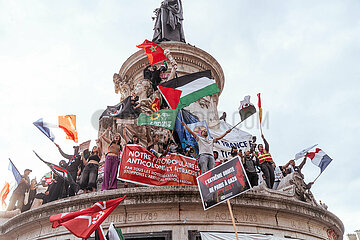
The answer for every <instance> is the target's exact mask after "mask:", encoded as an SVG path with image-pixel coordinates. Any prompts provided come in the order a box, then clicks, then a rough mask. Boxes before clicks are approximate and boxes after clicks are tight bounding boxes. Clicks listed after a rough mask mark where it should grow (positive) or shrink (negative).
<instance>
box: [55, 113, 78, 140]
mask: <svg viewBox="0 0 360 240" xmlns="http://www.w3.org/2000/svg"><path fill="white" fill-rule="evenodd" d="M59 128H61V129H62V130H64V132H65V133H66V138H67V139H71V140H73V141H74V142H76V143H77V142H78V137H77V131H76V115H66V116H59Z"/></svg>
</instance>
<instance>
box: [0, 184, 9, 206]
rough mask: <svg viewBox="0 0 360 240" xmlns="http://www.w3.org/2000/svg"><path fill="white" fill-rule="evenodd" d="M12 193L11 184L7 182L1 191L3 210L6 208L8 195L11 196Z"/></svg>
mask: <svg viewBox="0 0 360 240" xmlns="http://www.w3.org/2000/svg"><path fill="white" fill-rule="evenodd" d="M9 191H10V184H9V183H8V182H5V185H4V187H3V189H2V190H1V193H0V200H1V203H2V209H5V208H6V203H5V199H6V198H7V195H8V194H9Z"/></svg>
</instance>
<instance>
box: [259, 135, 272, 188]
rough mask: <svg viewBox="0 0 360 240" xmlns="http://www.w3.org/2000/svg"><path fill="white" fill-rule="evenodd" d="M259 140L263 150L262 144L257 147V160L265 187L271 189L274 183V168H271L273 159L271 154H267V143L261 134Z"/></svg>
mask: <svg viewBox="0 0 360 240" xmlns="http://www.w3.org/2000/svg"><path fill="white" fill-rule="evenodd" d="M261 138H262V139H263V141H264V144H265V148H264V146H263V145H262V144H259V145H258V150H259V151H258V152H257V153H256V154H257V157H258V158H259V165H260V169H261V171H262V172H263V174H264V176H265V182H266V186H267V187H268V188H270V189H272V187H273V185H274V181H275V174H274V167H273V159H272V157H271V154H270V153H269V143H268V142H267V141H266V139H265V137H264V135H263V134H261Z"/></svg>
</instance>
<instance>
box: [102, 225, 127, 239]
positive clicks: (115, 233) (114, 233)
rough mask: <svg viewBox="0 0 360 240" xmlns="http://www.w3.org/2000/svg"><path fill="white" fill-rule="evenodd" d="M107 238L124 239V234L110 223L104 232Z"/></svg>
mask: <svg viewBox="0 0 360 240" xmlns="http://www.w3.org/2000/svg"><path fill="white" fill-rule="evenodd" d="M106 237H107V239H109V240H125V238H124V235H123V234H122V232H121V229H120V228H116V227H115V226H114V223H113V222H112V223H111V224H110V227H109V230H108V232H107V234H106Z"/></svg>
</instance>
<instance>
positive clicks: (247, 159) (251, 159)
mask: <svg viewBox="0 0 360 240" xmlns="http://www.w3.org/2000/svg"><path fill="white" fill-rule="evenodd" d="M239 155H240V157H241V161H242V163H243V165H244V168H245V171H246V175H247V176H248V179H249V182H250V184H251V186H252V187H254V186H257V185H258V182H259V176H258V174H257V171H256V166H259V159H258V157H257V156H256V153H252V154H251V151H250V150H247V151H245V155H244V154H243V153H242V152H241V151H240V154H239Z"/></svg>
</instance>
